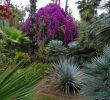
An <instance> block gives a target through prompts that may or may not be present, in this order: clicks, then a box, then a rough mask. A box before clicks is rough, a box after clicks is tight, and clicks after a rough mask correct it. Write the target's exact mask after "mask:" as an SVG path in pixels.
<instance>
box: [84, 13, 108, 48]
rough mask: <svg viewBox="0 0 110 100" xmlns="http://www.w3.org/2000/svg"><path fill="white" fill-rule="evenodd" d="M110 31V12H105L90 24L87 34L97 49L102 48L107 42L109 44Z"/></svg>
mask: <svg viewBox="0 0 110 100" xmlns="http://www.w3.org/2000/svg"><path fill="white" fill-rule="evenodd" d="M109 33H110V14H103V15H101V16H99V17H98V18H97V19H94V21H93V22H92V23H91V25H89V26H88V27H87V28H86V30H85V34H86V36H87V38H88V40H87V41H88V42H89V41H91V42H92V43H93V44H94V45H95V47H97V49H98V48H99V49H100V48H102V47H103V46H104V45H105V44H109V43H110V41H109V38H110V36H109Z"/></svg>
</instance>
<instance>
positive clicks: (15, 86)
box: [0, 65, 38, 100]
mask: <svg viewBox="0 0 110 100" xmlns="http://www.w3.org/2000/svg"><path fill="white" fill-rule="evenodd" d="M18 68H19V67H18V65H17V66H16V67H15V66H14V68H11V69H10V67H9V69H7V70H6V71H4V72H3V73H2V74H0V98H2V100H12V99H14V98H16V99H17V100H22V99H23V98H25V97H26V96H28V95H30V93H32V91H33V89H34V88H35V87H36V85H37V84H36V83H37V82H38V81H37V78H34V79H32V80H30V81H24V78H25V77H26V76H27V75H28V73H29V72H30V70H31V69H28V70H26V71H25V72H24V73H22V74H19V75H16V70H17V69H18Z"/></svg>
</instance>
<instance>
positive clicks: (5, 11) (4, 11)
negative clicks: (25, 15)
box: [0, 0, 11, 19]
mask: <svg viewBox="0 0 110 100" xmlns="http://www.w3.org/2000/svg"><path fill="white" fill-rule="evenodd" d="M10 6H11V3H10V0H6V2H5V4H4V5H0V16H1V17H3V18H4V19H8V18H9V17H10V15H11V12H10Z"/></svg>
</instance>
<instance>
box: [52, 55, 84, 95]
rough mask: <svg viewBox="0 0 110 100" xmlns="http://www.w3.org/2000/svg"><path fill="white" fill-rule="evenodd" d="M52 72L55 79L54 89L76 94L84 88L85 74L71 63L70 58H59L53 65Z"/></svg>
mask: <svg viewBox="0 0 110 100" xmlns="http://www.w3.org/2000/svg"><path fill="white" fill-rule="evenodd" d="M52 72H53V74H54V78H55V84H56V87H57V88H58V89H60V90H62V91H63V92H65V93H66V95H67V94H69V93H70V92H71V93H73V94H77V93H78V91H79V90H80V89H81V87H82V86H84V84H83V81H84V79H86V76H85V74H84V73H83V72H82V71H81V70H80V69H79V67H78V66H77V65H76V64H74V63H73V59H72V58H65V57H60V58H59V59H57V60H56V62H54V63H53V68H52Z"/></svg>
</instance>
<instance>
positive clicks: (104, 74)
mask: <svg viewBox="0 0 110 100" xmlns="http://www.w3.org/2000/svg"><path fill="white" fill-rule="evenodd" d="M85 73H86V74H88V75H91V76H92V77H93V80H91V82H90V81H89V83H90V84H88V85H87V86H86V87H85V88H83V89H82V91H81V93H82V94H83V95H86V96H88V97H89V98H90V99H91V100H109V99H110V46H106V47H105V48H104V50H103V55H102V56H100V57H98V58H95V59H93V60H92V61H91V63H89V64H87V67H86V69H85ZM86 81H87V80H86ZM91 83H93V84H91Z"/></svg>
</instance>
